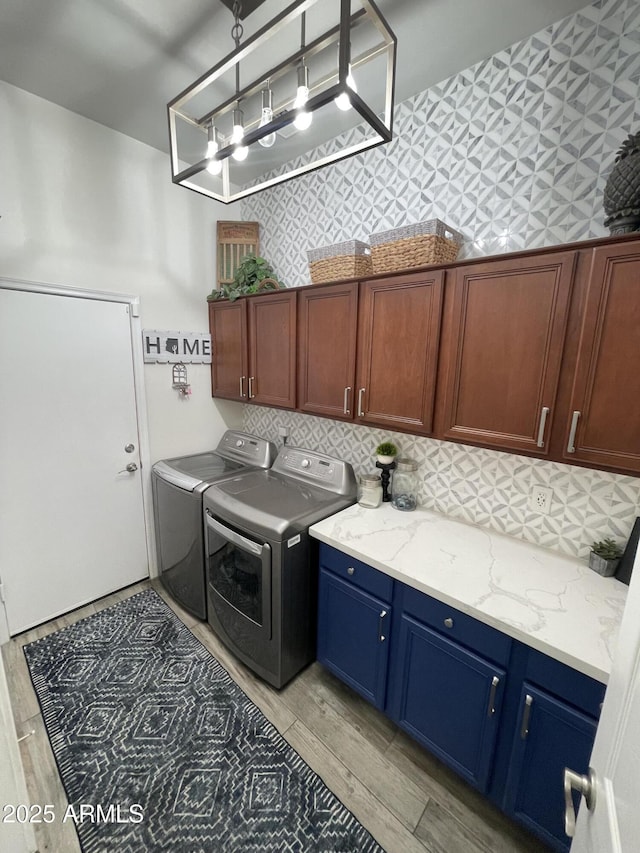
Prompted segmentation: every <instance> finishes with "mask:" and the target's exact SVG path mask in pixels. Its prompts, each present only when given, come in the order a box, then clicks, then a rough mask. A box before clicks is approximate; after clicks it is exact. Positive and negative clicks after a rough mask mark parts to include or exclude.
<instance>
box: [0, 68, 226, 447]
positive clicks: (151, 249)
mask: <svg viewBox="0 0 640 853" xmlns="http://www.w3.org/2000/svg"><path fill="white" fill-rule="evenodd" d="M0 129H1V132H0V217H1V218H0V276H5V277H8V278H17V279H24V280H28V281H39V282H45V283H49V284H57V285H68V286H73V287H80V288H84V289H89V290H106V291H117V292H123V293H130V294H135V295H139V296H140V299H141V320H142V327H143V328H152V329H179V330H183V331H207V329H208V320H207V305H206V301H205V300H206V295H207V293H209V292H210V291H211V289H212V288H213V286H214V282H215V240H216V227H215V223H216V221H217V220H218V219H240V210H239V207H237V206H233V205H230V206H226V205H222V204H219V203H218V202H215V201H212V200H210V199H206V198H204V197H203V196H199V195H198V194H196V193H193V192H190V191H188V190H185V189H183V188H182V187H176V186H174V185H173V184H172V183H171V172H170V165H169V157H168V155H167V154H164V153H162V152H159V151H156V150H155V149H153V148H150V147H148V146H147V145H143V144H142V143H140V142H137V141H135V140H133V139H130V138H129V137H127V136H124V135H122V134H120V133H116V132H115V131H112V130H109V129H108V128H105V127H103V126H102V125H99V124H96V123H95V122H92V121H89V120H87V119H85V118H82V117H80V116H78V115H76V114H75V113H72V112H69V111H68V110H65V109H62V108H61V107H58V106H56V105H54V104H52V103H50V102H48V101H45V100H43V99H42V98H38V97H36V96H35V95H31V94H29V93H27V92H24V91H22V90H21V89H17V88H15V87H13V86H10V85H8V84H6V83H3V82H1V81H0ZM188 371H189V380H190V382H191V385H192V389H193V394H192V396H191V398H190V399H188V400H183V399H181V398H180V397H179V396H178V393H177V392H176V391H174V390H173V389H172V388H171V368H170V367H169V366H168V365H155V364H154V365H146V366H145V384H146V396H147V409H148V424H149V439H150V452H151V459H152V460H153V461H155V460H156V459H159V458H164V457H168V456H176V455H181V454H185V453H190V452H198V451H200V450H206V449H209V448H210V447H211V446H212V445H214V444H215V443H216V441H217V439H218V437H219V436H220V435H221V433H222V431H223V430H224V429H225V428H226V427H227V426H238V425H240V422H241V417H242V407H241V406H240V405H239V404H234V403H227V404H226V405H225V404H224V403H216V402H214V401H213V400H212V399H211V391H210V368H209V366H208V365H189V367H188Z"/></svg>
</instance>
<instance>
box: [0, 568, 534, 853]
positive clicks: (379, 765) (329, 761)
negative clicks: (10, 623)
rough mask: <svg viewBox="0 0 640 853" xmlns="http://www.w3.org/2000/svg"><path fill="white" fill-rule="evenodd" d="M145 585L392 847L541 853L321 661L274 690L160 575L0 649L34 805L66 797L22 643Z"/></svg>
mask: <svg viewBox="0 0 640 853" xmlns="http://www.w3.org/2000/svg"><path fill="white" fill-rule="evenodd" d="M149 586H153V587H154V588H155V589H156V590H157V592H158V593H159V595H161V596H162V598H163V599H164V600H165V601H166V602H167V604H168V605H169V606H170V607H172V609H173V610H174V611H175V612H176V614H177V615H178V616H179V617H180V618H181V619H182V621H183V622H184V623H185V625H186V626H187V627H188V628H190V630H191V631H192V632H193V633H194V634H195V636H196V637H198V639H199V640H200V641H201V642H202V643H203V644H204V645H205V646H206V647H207V648H208V649H209V651H210V652H211V653H212V654H213V655H214V656H215V657H216V658H217V659H218V660H219V661H220V662H221V663H222V665H223V666H224V667H225V668H226V669H227V671H228V672H229V674H230V675H231V677H232V678H233V679H234V680H235V681H236V682H237V683H238V684H239V685H240V687H241V688H242V689H243V690H244V692H245V693H246V694H247V695H248V696H249V698H250V699H251V700H252V701H253V702H254V703H255V704H256V705H257V706H258V707H259V708H260V709H261V710H262V712H263V713H264V715H265V716H266V717H267V718H268V719H269V720H270V721H271V722H272V723H273V724H274V726H276V728H277V729H278V730H279V731H280V732H281V734H282V735H283V736H284V737H285V738H286V739H287V741H289V743H290V744H291V745H292V746H293V747H294V749H295V750H297V752H298V753H299V754H300V755H301V756H302V757H303V758H304V759H305V761H306V762H307V763H308V764H309V765H310V766H311V767H312V768H313V770H315V771H316V773H318V774H319V775H320V776H321V777H322V779H323V780H324V782H325V783H326V784H327V785H328V787H329V788H330V789H331V790H332V791H333V792H334V793H335V794H336V795H337V796H338V797H339V798H340V800H342V802H343V803H344V804H345V805H346V806H347V807H348V808H349V809H350V810H351V811H352V812H353V814H354V815H355V816H356V817H357V818H358V819H359V820H360V821H361V823H363V824H364V826H366V827H367V829H368V830H369V832H370V833H371V834H372V835H373V836H374V837H375V838H376V840H377V841H378V843H379V844H380V845H381V846H382V847H383V848H384V849H385V850H386V851H388V853H543V852H544V853H546V851H547V848H546V847H545V846H544V845H543V844H541V843H540V842H538V841H536V840H535V839H534V838H532V837H531V836H530V835H529V834H528V833H526V832H525V831H524V830H521V829H520V828H519V827H518V826H517V825H515V824H514V823H512V822H511V821H509V820H508V819H507V818H506V817H504V816H503V815H502V814H501V812H499V811H498V810H497V809H495V808H494V807H493V806H492V805H491V804H490V803H488V802H487V801H486V800H485V799H484V798H483V797H481V796H480V795H479V794H477V793H476V792H475V791H474V790H473V789H472V788H470V787H469V786H468V785H467V784H466V783H464V782H463V781H461V780H459V779H458V777H457V776H455V774H453V773H452V772H451V771H449V770H448V769H447V768H446V767H444V766H443V765H442V764H441V763H440V762H439V761H437V760H436V759H434V758H432V757H431V756H430V755H429V754H428V753H427V752H426V751H425V750H423V749H422V748H421V747H419V746H418V745H417V744H415V743H414V742H413V741H412V740H411V739H410V738H409V737H408V736H407V735H405V734H404V733H403V732H402V731H400V729H398V727H397V726H396V725H395V724H394V723H392V722H391V721H390V720H388V719H387V718H386V717H385V716H384V715H383V714H381V713H379V712H378V711H376V710H375V709H374V708H372V707H371V706H370V705H369V704H368V703H367V702H365V701H364V700H362V699H360V697H359V696H357V695H356V694H355V693H354V692H353V691H352V690H350V689H349V688H348V687H346V686H345V685H343V684H342V682H340V681H339V680H338V679H336V678H334V677H333V676H332V675H331V674H329V673H328V672H326V671H325V670H324V669H323V668H322V667H321V666H320V665H319V664H317V663H314V664H312V665H311V666H310V667H309V668H308V669H306V670H305V671H304V672H303V673H302V674H301V675H299V676H298V677H297V678H295V679H294V680H293V682H291V683H290V684H289V685H288V686H287V687H285V688H284V689H283V690H281V691H277V690H274V689H273V688H271V687H270V686H268V685H267V684H265V683H264V682H262V681H261V680H260V679H259V678H257V677H256V676H255V675H253V674H252V673H251V672H250V671H249V670H248V669H247V668H246V667H245V666H243V665H242V664H241V663H239V662H238V661H237V660H236V659H235V658H234V657H233V656H232V655H231V654H230V653H229V652H228V651H227V650H226V649H225V647H224V646H223V645H222V644H221V643H220V642H219V641H218V639H217V638H216V636H215V635H214V634H213V633H212V632H211V631H210V630H209V628H208V627H207V626H206V625H204V624H203V623H201V622H199V621H198V620H196V619H194V618H193V617H192V616H190V615H189V614H188V613H186V611H184V610H182V609H181V608H180V607H179V606H178V605H177V604H175V602H173V601H172V599H170V598H169V596H168V595H167V594H166V593H165V591H164V589H163V588H162V587H161V586H160V585H159V584H158V582H149V581H145V582H143V583H140V584H136V585H135V586H133V587H129V588H128V589H126V590H123V591H121V592H118V593H115V594H114V595H110V596H108V597H107V598H104V599H101V600H100V601H98V602H95V603H93V604H90V605H88V606H87V607H83V608H81V609H80V610H77V611H74V612H73V613H71V614H68V615H66V616H64V617H61V618H60V619H55V620H53V621H52V622H49V623H47V624H46V625H41V626H39V627H38V628H34V629H33V630H31V631H27V632H25V633H24V634H21V635H20V636H18V637H14V638H13V639H12V640H10V641H9V642H8V643H6V644H5V645H4V646H3V647H2V653H3V656H4V664H5V669H6V672H7V680H8V682H9V689H10V691H11V700H12V705H13V713H14V717H15V720H16V728H17V730H18V737H24V736H25V735H26V737H24V740H22V741H21V743H20V748H21V752H22V760H23V763H24V768H25V774H26V778H27V787H28V790H29V795H30V798H31V802H32V803H39V804H46V803H51V804H53V806H54V811H55V814H56V815H60V814H64V809H65V807H66V803H67V800H66V797H65V793H64V789H63V787H62V783H61V781H60V777H59V775H58V771H57V768H56V764H55V761H54V758H53V754H52V752H51V749H50V746H49V741H48V738H47V735H46V732H45V728H44V724H43V721H42V715H41V714H40V708H39V705H38V701H37V699H36V696H35V693H34V692H33V688H32V686H31V681H30V679H29V674H28V670H27V666H26V662H25V659H24V654H23V653H22V646H23V645H25V644H26V643H30V642H32V641H33V640H35V639H39V638H40V637H43V636H45V635H46V634H48V633H51V632H52V631H57V630H58V629H60V628H63V627H65V626H67V625H70V624H73V623H74V622H76V621H78V619H82V618H84V617H85V616H88V615H90V614H91V613H95V612H97V611H98V610H102V609H103V608H105V607H109V606H110V605H112V604H114V603H116V602H117V601H121V600H123V599H125V598H128V597H129V596H130V595H133V594H134V593H136V592H139V591H140V590H141V589H145V588H147V587H149ZM35 829H36V835H37V839H38V845H39V851H40V853H45V851H51V853H79V851H80V846H79V844H78V839H77V836H76V832H75V829H74V828H73V825H72V823H70V822H68V823H65V824H62V823H61V822H60V821H56V822H54V823H51V824H38V825H36V826H35ZM114 853H115V851H114ZM141 853H144V851H141ZM221 853H222V851H221ZM224 853H236V851H224Z"/></svg>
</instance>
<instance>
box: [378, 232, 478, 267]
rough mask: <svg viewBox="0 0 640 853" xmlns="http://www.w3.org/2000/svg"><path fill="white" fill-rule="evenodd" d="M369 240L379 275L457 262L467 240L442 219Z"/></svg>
mask: <svg viewBox="0 0 640 853" xmlns="http://www.w3.org/2000/svg"><path fill="white" fill-rule="evenodd" d="M369 240H370V242H371V261H372V265H373V272H374V273H380V272H395V271H396V270H406V269H412V268H413V267H424V266H427V265H428V264H446V263H449V262H450V261H455V259H456V258H457V257H458V252H459V251H460V246H461V245H462V243H463V241H464V238H463V237H462V234H460V233H459V232H458V231H455V230H454V229H453V228H450V227H449V226H448V225H445V223H444V222H442V221H441V220H440V219H426V220H425V221H424V222H416V223H415V225H406V226H404V228H394V229H393V230H391V231H380V232H379V233H378V234H372V235H371V237H370V238H369Z"/></svg>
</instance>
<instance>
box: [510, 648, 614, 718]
mask: <svg viewBox="0 0 640 853" xmlns="http://www.w3.org/2000/svg"><path fill="white" fill-rule="evenodd" d="M525 678H526V679H527V681H530V682H531V683H532V684H535V685H537V686H538V687H543V688H544V689H545V690H548V691H549V692H550V693H553V694H554V695H555V696H557V697H558V698H560V699H564V700H565V701H566V702H570V703H571V704H572V705H573V706H574V707H576V708H579V709H580V710H581V711H584V712H585V713H587V714H590V715H591V716H592V717H595V719H596V720H597V719H598V718H599V717H600V707H601V705H602V702H603V700H604V692H605V685H604V684H601V683H600V682H599V681H596V680H595V679H593V678H590V677H589V676H588V675H584V674H583V673H582V672H578V671H577V670H576V669H572V668H571V667H570V666H567V665H566V664H564V663H560V661H557V660H554V659H553V658H550V657H548V655H544V654H542V652H538V651H536V650H535V649H529V650H528V653H527V666H526V670H525Z"/></svg>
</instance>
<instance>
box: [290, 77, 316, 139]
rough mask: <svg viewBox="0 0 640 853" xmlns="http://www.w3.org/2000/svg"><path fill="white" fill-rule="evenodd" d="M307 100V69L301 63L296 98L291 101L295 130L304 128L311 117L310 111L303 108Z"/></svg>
mask: <svg viewBox="0 0 640 853" xmlns="http://www.w3.org/2000/svg"><path fill="white" fill-rule="evenodd" d="M308 100H309V69H308V68H307V66H306V65H305V64H304V62H303V63H301V64H300V65H299V66H298V90H297V92H296V99H295V101H294V102H293V108H294V109H295V110H296V117H295V118H294V120H293V126H294V127H295V128H296V129H297V130H306V129H307V128H308V127H309V126H310V125H311V121H312V119H313V116H312V114H311V113H310V112H308V111H307V110H306V109H305V105H306V103H307V101H308Z"/></svg>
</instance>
